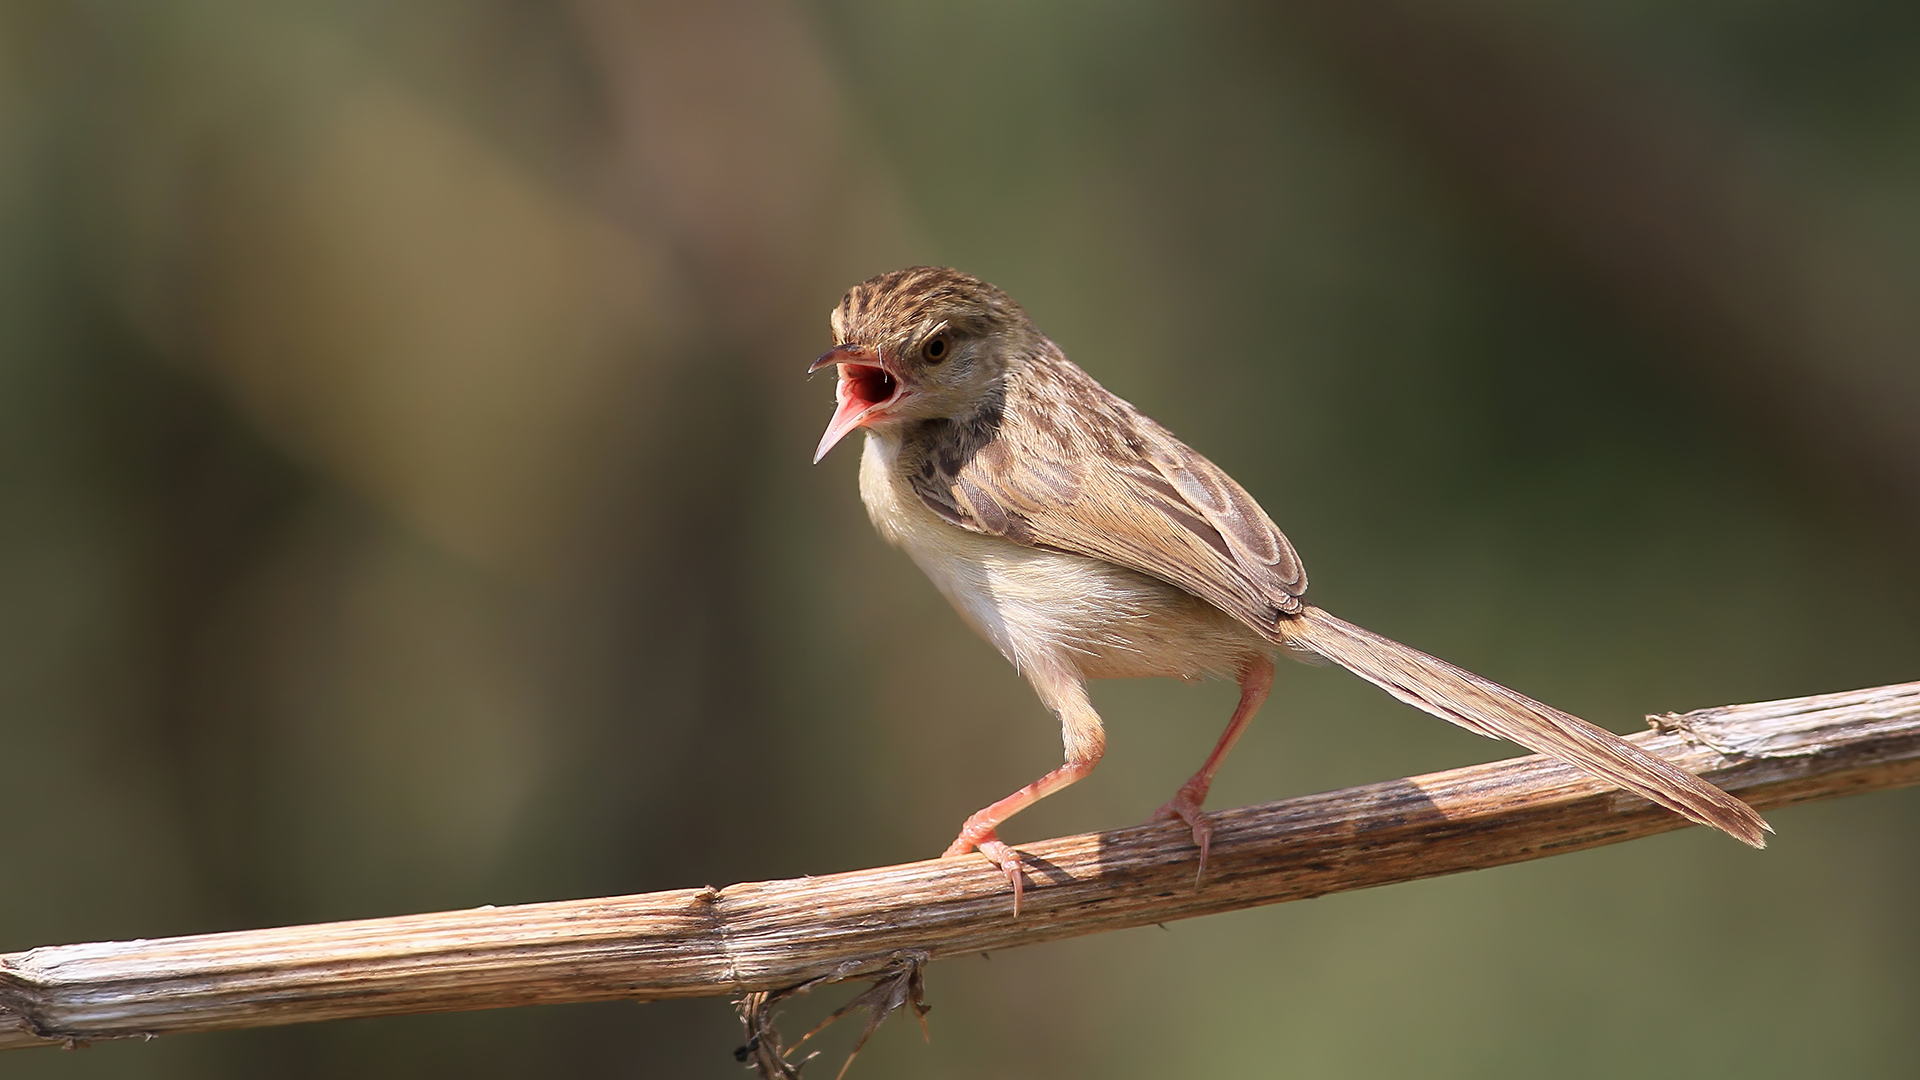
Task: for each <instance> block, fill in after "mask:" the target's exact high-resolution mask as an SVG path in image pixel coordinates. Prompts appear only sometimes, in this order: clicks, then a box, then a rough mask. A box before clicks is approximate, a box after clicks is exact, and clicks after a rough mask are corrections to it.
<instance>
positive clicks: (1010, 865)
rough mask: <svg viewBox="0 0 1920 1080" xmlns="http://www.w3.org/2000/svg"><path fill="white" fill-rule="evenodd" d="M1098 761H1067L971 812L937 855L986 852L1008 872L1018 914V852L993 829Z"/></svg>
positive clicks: (1088, 771) (1071, 781)
mask: <svg viewBox="0 0 1920 1080" xmlns="http://www.w3.org/2000/svg"><path fill="white" fill-rule="evenodd" d="M1099 763H1100V758H1099V756H1098V755H1095V756H1094V757H1093V758H1091V759H1089V760H1086V761H1069V762H1067V763H1066V764H1065V765H1062V766H1060V767H1059V768H1057V769H1055V770H1053V771H1052V772H1050V773H1048V774H1047V775H1045V776H1043V777H1041V778H1040V779H1038V780H1035V781H1034V782H1033V783H1031V784H1028V785H1027V786H1026V787H1023V788H1021V789H1020V790H1019V791H1016V792H1014V793H1013V794H1011V795H1009V796H1007V797H1006V798H1004V799H1001V800H1000V801H999V802H996V803H994V804H993V805H992V806H989V807H987V808H986V809H984V810H981V811H980V812H978V813H976V814H974V815H973V816H972V817H970V818H968V819H967V823H966V824H965V825H962V826H960V835H959V836H957V837H955V838H954V841H953V843H951V844H949V845H947V850H945V851H943V852H941V853H940V857H941V858H943V859H946V858H952V857H953V856H955V855H965V854H966V853H967V852H969V851H973V850H975V849H978V850H979V852H980V854H982V855H985V856H986V857H987V858H988V859H990V860H992V861H993V864H994V865H995V866H998V867H999V868H1000V872H1001V873H1003V874H1005V875H1007V881H1008V883H1009V884H1011V885H1012V886H1013V913H1014V914H1015V915H1018V914H1020V895H1021V892H1022V879H1021V876H1020V856H1018V855H1016V854H1014V851H1013V849H1012V848H1010V847H1008V846H1007V845H1006V844H1005V843H1004V842H1003V841H1002V840H1001V839H1000V834H999V833H998V832H997V831H995V830H997V829H998V828H999V826H1000V823H1001V822H1003V821H1005V820H1007V819H1008V818H1010V817H1012V816H1013V815H1015V814H1017V813H1019V812H1020V811H1022V810H1025V809H1026V808H1027V807H1029V806H1032V805H1033V804H1034V803H1037V802H1039V801H1040V800H1041V799H1044V798H1046V797H1047V796H1049V795H1051V794H1053V793H1054V792H1056V791H1059V790H1060V789H1061V788H1063V787H1066V786H1067V785H1068V784H1071V783H1073V782H1074V781H1075V780H1079V779H1081V778H1082V777H1084V776H1086V775H1087V774H1088V773H1090V772H1092V771H1093V767H1094V766H1095V765H1098V764H1099Z"/></svg>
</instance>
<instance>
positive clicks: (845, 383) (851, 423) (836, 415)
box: [807, 345, 906, 464]
mask: <svg viewBox="0 0 1920 1080" xmlns="http://www.w3.org/2000/svg"><path fill="white" fill-rule="evenodd" d="M828 365H833V366H834V367H836V368H838V369H839V376H840V381H839V383H838V384H837V385H835V386H834V389H833V398H834V402H835V406H834V410H833V419H832V420H831V421H829V422H828V423H827V433H826V434H825V435H822V436H820V447H819V449H817V450H815V451H814V452H813V460H814V462H815V463H816V464H818V463H819V461H820V459H821V458H823V457H826V456H827V451H829V450H831V449H833V446H834V444H835V443H837V442H839V441H840V440H841V439H844V438H846V437H847V433H848V432H850V431H852V430H853V429H854V428H857V427H861V426H862V425H864V424H865V423H866V422H867V421H868V420H870V419H872V418H873V417H874V416H875V414H878V413H882V412H885V411H886V409H887V408H888V407H889V406H892V405H895V404H898V403H899V401H900V399H901V398H902V397H905V396H906V391H905V389H904V388H903V387H902V386H901V385H900V380H899V379H898V378H897V377H895V376H894V374H893V373H892V372H890V371H888V370H887V366H886V363H885V362H884V361H883V360H882V359H881V356H880V354H879V353H878V352H876V351H875V350H873V349H869V348H867V347H866V346H864V345H835V346H834V347H833V348H831V349H828V350H827V351H826V352H825V353H824V354H822V355H821V357H820V359H818V360H815V361H814V362H813V366H812V367H809V368H808V369H807V374H809V375H811V374H813V373H814V372H816V371H819V370H820V369H821V368H823V367H827V366H828Z"/></svg>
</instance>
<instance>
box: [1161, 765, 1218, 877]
mask: <svg viewBox="0 0 1920 1080" xmlns="http://www.w3.org/2000/svg"><path fill="white" fill-rule="evenodd" d="M1205 798H1206V795H1205V794H1204V793H1196V792H1194V791H1193V790H1192V789H1191V788H1189V787H1182V788H1181V789H1180V790H1179V791H1177V792H1175V793H1174V796H1173V798H1171V799H1168V800H1167V803H1166V805H1165V806H1162V807H1161V808H1160V809H1158V810H1155V811H1154V812H1153V817H1151V818H1149V819H1148V820H1149V821H1175V820H1178V821H1184V822H1186V823H1187V827H1188V828H1189V829H1192V830H1193V842H1194V843H1195V844H1197V845H1199V848H1200V869H1198V870H1196V871H1195V872H1194V875H1193V883H1194V884H1195V885H1198V884H1200V878H1201V877H1202V876H1203V875H1205V874H1206V872H1207V849H1208V848H1209V847H1211V846H1212V844H1213V823H1212V822H1209V821H1208V820H1207V812H1206V811H1205V810H1202V809H1200V803H1201V800H1203V799H1205Z"/></svg>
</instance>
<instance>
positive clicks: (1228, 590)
mask: <svg viewBox="0 0 1920 1080" xmlns="http://www.w3.org/2000/svg"><path fill="white" fill-rule="evenodd" d="M988 420H989V421H990V422H979V421H976V422H975V423H973V424H972V425H970V426H967V425H961V426H956V427H955V428H953V429H951V430H950V431H949V433H948V437H947V440H946V444H945V445H943V446H942V447H940V448H939V449H937V450H933V451H931V452H929V453H928V454H927V455H926V456H925V458H924V459H923V460H922V462H921V464H920V467H919V468H918V469H916V470H915V471H914V472H912V473H911V474H910V475H911V476H912V477H913V486H914V489H915V491H916V492H918V493H919V495H920V497H921V499H922V500H923V501H924V502H925V503H926V504H927V505H928V506H929V507H931V508H932V509H933V510H934V511H935V512H937V513H939V514H940V515H941V516H943V517H945V518H946V519H947V520H948V521H951V522H953V523H954V524H956V525H959V526H960V527H962V528H966V529H971V530H974V531H976V532H983V533H989V534H992V535H995V536H1003V537H1006V538H1007V539H1010V540H1014V541H1016V542H1018V543H1022V544H1030V545H1033V546H1036V547H1044V548H1049V549H1052V550H1056V551H1065V552H1071V553H1073V554H1076V555H1087V556H1091V557H1093V558H1097V559H1105V560H1107V561H1108V562H1113V563H1118V564H1119V565H1121V566H1125V567H1128V568H1130V569H1133V570H1138V571H1140V572H1141V573H1144V574H1150V575H1152V576H1154V577H1157V578H1160V579H1161V580H1163V581H1168V582H1171V583H1173V584H1175V585H1178V586H1179V587H1181V588H1183V589H1185V590H1187V591H1188V592H1191V593H1193V594H1194V595H1196V596H1199V597H1201V598H1202V599H1204V600H1206V601H1208V602H1209V603H1211V604H1213V605H1214V606H1216V607H1218V608H1220V609H1221V610H1223V611H1226V612H1227V613H1228V614H1231V615H1233V616H1234V617H1235V618H1237V619H1239V620H1240V621H1242V622H1244V623H1246V624H1247V625H1249V626H1251V627H1253V628H1254V629H1256V630H1260V631H1262V632H1270V631H1272V629H1273V627H1274V624H1275V622H1276V621H1277V620H1278V618H1279V617H1280V615H1281V614H1283V613H1285V614H1291V613H1293V612H1297V611H1299V610H1300V607H1301V601H1300V597H1301V595H1302V594H1303V593H1305V592H1306V589H1307V578H1306V573H1305V571H1304V570H1303V569H1302V567H1301V565H1300V558H1299V556H1298V555H1296V554H1295V553H1294V550H1293V545H1291V544H1289V543H1288V542H1287V538H1286V537H1285V536H1283V535H1281V533H1280V530H1279V529H1277V528H1275V527H1274V524H1273V522H1272V520H1271V519H1269V518H1268V517H1267V515H1266V512H1265V511H1263V510H1261V509H1260V504H1259V503H1256V502H1254V500H1253V496H1251V495H1249V494H1247V493H1246V491H1245V489H1243V488H1241V487H1240V485H1238V484H1236V483H1234V482H1233V479H1232V478H1231V477H1229V476H1228V475H1227V474H1226V473H1224V472H1222V471H1221V470H1220V469H1219V467H1218V466H1216V465H1214V464H1213V463H1212V462H1210V461H1208V460H1207V459H1206V458H1204V457H1202V456H1200V455H1199V454H1197V453H1195V452H1194V451H1193V450H1191V449H1189V448H1188V447H1187V446H1186V445H1185V444H1183V443H1181V442H1180V440H1178V439H1176V438H1174V437H1173V435H1172V434H1171V433H1170V432H1168V431H1167V430H1166V429H1165V428H1162V427H1161V426H1160V425H1158V424H1156V423H1154V422H1153V421H1152V420H1150V419H1148V418H1147V417H1145V416H1142V415H1141V414H1140V413H1139V412H1138V411H1137V410H1135V409H1134V408H1133V406H1131V405H1129V404H1127V403H1126V402H1124V401H1122V400H1120V399H1119V398H1117V397H1114V396H1113V395H1112V394H1109V393H1108V392H1107V391H1106V390H1105V389H1104V388H1102V387H1101V386H1100V385H1099V384H1098V383H1096V382H1094V381H1093V380H1092V379H1091V378H1089V377H1088V376H1087V375H1086V374H1085V373H1084V372H1082V371H1080V369H1079V368H1077V367H1074V366H1073V365H1072V364H1071V363H1069V362H1068V361H1066V360H1065V359H1064V358H1058V357H1050V358H1043V360H1042V361H1039V362H1036V363H1035V364H1034V365H1033V366H1031V367H1029V368H1027V369H1026V370H1025V371H1023V372H1021V374H1020V376H1018V377H1017V378H1016V380H1014V383H1013V385H1012V386H1011V387H1009V389H1008V392H1007V397H1006V400H1005V402H1004V404H1003V405H1002V406H1001V407H1000V408H999V409H996V410H993V411H992V413H991V414H990V416H989V417H988Z"/></svg>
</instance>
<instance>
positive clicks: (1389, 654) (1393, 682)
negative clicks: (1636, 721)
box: [1281, 605, 1773, 847]
mask: <svg viewBox="0 0 1920 1080" xmlns="http://www.w3.org/2000/svg"><path fill="white" fill-rule="evenodd" d="M1281 633H1282V634H1284V635H1285V636H1286V637H1288V638H1289V639H1291V641H1292V642H1294V643H1296V644H1298V645H1304V646H1305V647H1307V648H1309V649H1311V650H1312V651H1314V652H1316V653H1319V654H1320V655H1322V656H1324V657H1326V658H1327V659H1329V660H1332V661H1333V662H1334V663H1336V664H1339V665H1340V666H1341V667H1344V668H1346V669H1347V670H1348V671H1351V672H1353V673H1354V674H1355V675H1358V676H1360V677H1361V678H1363V679H1365V680H1367V681H1368V682H1370V683H1372V684H1374V685H1375V686H1378V687H1379V688H1380V689H1382V690H1385V691H1386V692H1387V693H1389V694H1392V695H1393V696H1394V697H1397V698H1399V699H1400V700H1401V701H1404V702H1406V703H1407V704H1409V705H1412V706H1414V707H1415V708H1419V709H1424V710H1425V711H1427V712H1430V713H1432V714H1433V715H1435V716H1438V717H1440V718H1441V719H1442V720H1450V721H1452V722H1453V723H1456V724H1459V725H1460V726H1461V727H1463V728H1466V729H1467V730H1468V731H1472V732H1476V733H1478V734H1481V735H1485V736H1487V737H1489V738H1495V739H1506V740H1508V741H1509V742H1515V743H1519V744H1520V745H1521V746H1524V747H1526V748H1527V749H1529V750H1532V751H1534V752H1535V753H1539V754H1546V755H1548V756H1550V757H1556V758H1559V759H1560V760H1561V761H1564V762H1566V763H1568V764H1570V765H1575V766H1578V767H1579V768H1582V769H1585V770H1586V771H1587V772H1590V773H1592V774H1593V775H1595V776H1598V777H1601V778H1602V779H1605V780H1608V781H1611V782H1613V783H1615V784H1618V785H1620V786H1621V787H1623V788H1625V789H1627V790H1628V791H1631V792H1634V793H1635V794H1638V795H1643V796H1645V797H1646V798H1649V799H1651V800H1653V801H1654V802H1657V803H1659V804H1660V805H1661V806H1664V807H1666V808H1667V809H1669V810H1672V811H1673V812H1674V813H1677V814H1679V815H1680V816H1682V817H1684V818H1686V819H1688V820H1689V821H1694V822H1698V823H1699V824H1702V825H1711V826H1713V827H1714V828H1716V829H1720V830H1723V831H1725V832H1726V833H1727V834H1728V835H1730V836H1732V837H1734V838H1735V839H1737V840H1740V841H1742V842H1744V843H1747V844H1751V845H1753V846H1754V847H1765V846H1767V840H1766V834H1767V833H1769V832H1772V831H1773V828H1772V826H1770V825H1768V824H1767V823H1766V821H1765V819H1763V818H1761V816H1760V815H1759V814H1757V813H1755V812H1754V810H1753V808H1752V807H1750V806H1748V805H1747V804H1746V803H1743V802H1741V801H1740V800H1739V799H1736V798H1734V797H1733V796H1731V795H1729V794H1727V793H1726V792H1724V791H1721V790H1720V789H1719V788H1717V787H1714V786H1713V785H1712V784H1709V783H1707V782H1706V781H1704V780H1702V779H1700V778H1699V777H1697V776H1695V775H1693V774H1692V773H1690V772H1687V771H1686V770H1684V769H1682V768H1680V767H1678V766H1676V765H1674V764H1673V763H1672V762H1668V761H1663V760H1661V759H1660V758H1657V757H1654V756H1653V755H1651V754H1649V753H1647V752H1646V751H1644V750H1641V749H1640V748H1639V747H1637V746H1634V745H1633V744H1632V743H1630V742H1627V741H1626V740H1624V739H1622V738H1620V737H1619V736H1618V735H1615V734H1614V733H1612V732H1610V731H1605V730H1602V729H1600V728H1597V727H1595V726H1593V725H1592V724H1589V723H1587V722H1586V721H1585V720H1582V719H1580V718H1579V717H1576V716H1570V715H1568V714H1567V713H1563V712H1561V711H1560V710H1559V709H1556V708H1554V707H1553V706H1551V705H1543V704H1541V703H1540V702H1538V701H1535V700H1533V699H1532V698H1530V697H1527V696H1526V695H1525V694H1520V693H1517V692H1515V691H1512V690H1509V689H1507V688H1506V687H1504V686H1501V685H1500V684H1499V683H1496V682H1491V681H1489V680H1487V679H1483V678H1481V677H1480V676H1478V675H1475V674H1474V673H1472V672H1470V671H1466V670H1464V669H1461V668H1457V667H1454V666H1453V665H1452V664H1449V663H1447V662H1446V661H1444V660H1440V659H1436V658H1434V657H1431V656H1428V655H1427V654H1426V653H1423V652H1421V651H1419V650H1418V649H1410V648H1408V647H1407V646H1405V645H1402V644H1400V643H1399V642H1397V641H1394V640H1392V639H1390V638H1384V637H1381V636H1380V635H1379V634H1375V633H1372V632H1370V631H1367V630H1362V629H1361V628H1360V627H1358V626H1355V625H1353V624H1352V623H1350V622H1347V621H1345V620H1343V619H1337V618H1334V617H1333V616H1332V615H1329V614H1327V613H1326V612H1325V611H1322V610H1320V609H1319V608H1317V607H1313V606H1311V605H1308V606H1306V607H1304V608H1303V609H1302V610H1301V612H1300V614H1299V615H1298V616H1296V617H1294V618H1292V619H1288V620H1286V621H1285V623H1284V626H1283V628H1282V630H1281Z"/></svg>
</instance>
